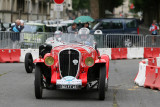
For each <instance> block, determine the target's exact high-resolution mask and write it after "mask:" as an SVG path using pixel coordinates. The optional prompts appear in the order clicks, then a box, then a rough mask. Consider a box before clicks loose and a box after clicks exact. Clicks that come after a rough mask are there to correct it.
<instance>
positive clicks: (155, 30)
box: [149, 20, 159, 44]
mask: <svg viewBox="0 0 160 107" xmlns="http://www.w3.org/2000/svg"><path fill="white" fill-rule="evenodd" d="M158 30H159V26H158V24H157V23H156V20H153V23H152V24H151V26H150V28H149V31H150V32H151V35H158ZM152 44H155V36H152Z"/></svg>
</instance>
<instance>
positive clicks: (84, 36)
mask: <svg viewBox="0 0 160 107" xmlns="http://www.w3.org/2000/svg"><path fill="white" fill-rule="evenodd" d="M89 33H90V30H89V29H88V28H81V29H80V30H79V32H78V35H79V39H80V41H81V42H82V43H83V44H84V45H89V46H93V38H92V36H91V35H90V34H89Z"/></svg>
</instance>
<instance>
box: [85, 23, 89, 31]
mask: <svg viewBox="0 0 160 107" xmlns="http://www.w3.org/2000/svg"><path fill="white" fill-rule="evenodd" d="M84 27H85V28H88V29H89V30H90V28H89V23H88V22H87V23H85V24H84Z"/></svg>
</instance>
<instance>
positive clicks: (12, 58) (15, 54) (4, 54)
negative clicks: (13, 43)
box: [0, 49, 21, 63]
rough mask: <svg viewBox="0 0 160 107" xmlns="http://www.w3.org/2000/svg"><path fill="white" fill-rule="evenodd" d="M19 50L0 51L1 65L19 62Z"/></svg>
mask: <svg viewBox="0 0 160 107" xmlns="http://www.w3.org/2000/svg"><path fill="white" fill-rule="evenodd" d="M20 51H21V50H20V49H0V62H1V63H6V62H9V63H13V62H20V56H21V52H20Z"/></svg>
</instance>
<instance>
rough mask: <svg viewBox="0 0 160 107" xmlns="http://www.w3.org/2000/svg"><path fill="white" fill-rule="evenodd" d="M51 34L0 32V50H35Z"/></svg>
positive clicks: (51, 34)
mask: <svg viewBox="0 0 160 107" xmlns="http://www.w3.org/2000/svg"><path fill="white" fill-rule="evenodd" d="M52 36H53V33H46V32H45V33H15V32H0V49H19V48H21V49H25V48H33V49H37V48H38V47H39V46H40V45H41V44H44V43H45V41H46V39H47V38H49V37H52Z"/></svg>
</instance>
